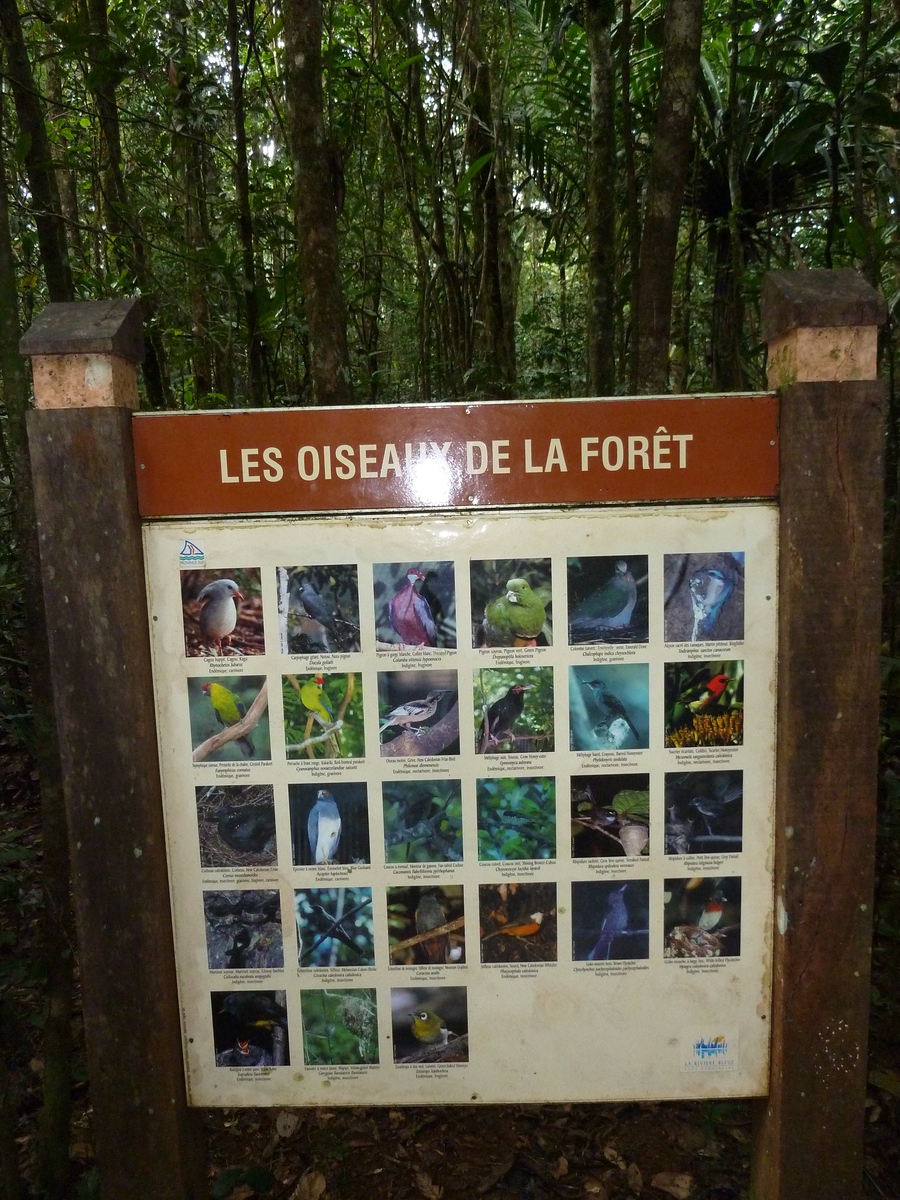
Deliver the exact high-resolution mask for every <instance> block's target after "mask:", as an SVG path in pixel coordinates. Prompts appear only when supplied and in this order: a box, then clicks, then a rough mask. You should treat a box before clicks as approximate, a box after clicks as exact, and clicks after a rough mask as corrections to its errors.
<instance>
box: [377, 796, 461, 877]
mask: <svg viewBox="0 0 900 1200" xmlns="http://www.w3.org/2000/svg"><path fill="white" fill-rule="evenodd" d="M382 786H383V797H384V810H383V811H384V844H385V855H386V859H387V861H388V862H390V863H406V862H462V854H463V846H462V793H461V791H460V786H459V782H458V780H453V779H433V780H430V781H429V782H428V783H427V784H424V783H410V782H406V781H404V780H391V781H387V782H385V783H384V784H383V785H382Z"/></svg>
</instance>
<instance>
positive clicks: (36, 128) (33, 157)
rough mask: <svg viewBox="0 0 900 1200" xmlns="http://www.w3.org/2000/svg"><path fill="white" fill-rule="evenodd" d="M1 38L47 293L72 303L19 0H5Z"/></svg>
mask: <svg viewBox="0 0 900 1200" xmlns="http://www.w3.org/2000/svg"><path fill="white" fill-rule="evenodd" d="M0 36H2V39H3V45H4V47H5V50H6V70H7V74H8V76H9V80H10V83H11V84H12V90H13V97H14V99H15V104H16V116H17V117H18V120H19V128H20V129H21V131H22V133H23V134H24V135H25V137H26V138H27V140H28V148H27V151H26V153H25V170H26V172H27V175H28V187H29V190H30V191H31V200H32V205H33V210H34V223H35V226H36V228H37V237H38V246H39V248H40V253H41V265H42V266H43V268H44V278H45V279H46V281H47V292H48V293H49V296H50V299H51V300H54V301H66V300H72V299H74V297H75V288H74V285H73V282H72V270H71V267H70V265H69V249H68V246H67V244H66V226H65V222H64V221H63V217H62V208H61V205H60V200H59V188H58V187H57V183H56V164H55V163H54V161H53V154H52V153H51V150H50V140H49V138H48V137H47V127H46V125H45V124H44V114H43V111H42V109H41V102H40V99H39V97H38V91H37V88H36V87H35V83H34V76H33V74H32V71H31V62H30V60H29V58H28V50H27V48H26V46H25V36H24V34H23V32H22V21H21V18H20V17H19V9H18V7H17V4H16V0H0Z"/></svg>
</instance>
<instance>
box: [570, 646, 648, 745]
mask: <svg viewBox="0 0 900 1200" xmlns="http://www.w3.org/2000/svg"><path fill="white" fill-rule="evenodd" d="M649 745H650V668H649V666H648V665H647V663H614V664H612V665H610V666H602V667H598V666H585V667H570V668H569V749H570V750H603V751H609V750H646V749H647V748H648V747H649Z"/></svg>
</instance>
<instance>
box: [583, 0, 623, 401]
mask: <svg viewBox="0 0 900 1200" xmlns="http://www.w3.org/2000/svg"><path fill="white" fill-rule="evenodd" d="M584 17H585V31H586V33H587V44H588V56H589V58H590V62H591V132H590V139H591V140H590V153H589V154H588V187H587V226H588V228H587V234H588V320H587V358H588V394H589V395H591V396H609V395H612V393H613V392H614V391H615V387H616V359H615V306H616V216H615V201H616V85H615V67H614V64H613V53H612V23H613V19H614V17H615V4H614V0H585V5H584Z"/></svg>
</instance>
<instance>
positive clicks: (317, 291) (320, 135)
mask: <svg viewBox="0 0 900 1200" xmlns="http://www.w3.org/2000/svg"><path fill="white" fill-rule="evenodd" d="M282 15H283V19H284V39H285V62H286V80H285V83H286V93H287V109H288V142H289V145H290V153H291V164H292V167H293V172H294V221H295V224H296V226H297V248H298V253H299V258H300V275H301V279H302V283H303V295H304V299H305V305H306V324H307V328H308V329H309V354H310V366H311V370H312V385H313V402H314V403H316V404H351V403H352V402H353V393H352V391H351V389H350V356H349V353H348V351H347V328H346V324H345V315H344V301H343V293H342V289H341V260H340V254H339V250H338V233H337V211H336V205H335V200H336V195H335V185H334V179H335V173H336V161H335V160H336V155H335V152H334V149H333V147H331V145H330V142H329V140H328V138H327V135H326V133H325V120H324V115H323V111H322V0H284V4H283V6H282Z"/></svg>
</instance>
